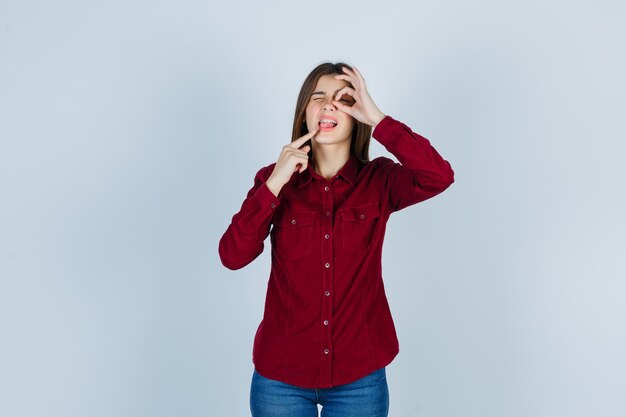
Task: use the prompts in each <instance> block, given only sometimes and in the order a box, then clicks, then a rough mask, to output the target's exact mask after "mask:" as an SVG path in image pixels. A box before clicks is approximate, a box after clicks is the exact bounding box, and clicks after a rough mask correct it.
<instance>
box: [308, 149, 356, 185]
mask: <svg viewBox="0 0 626 417" xmlns="http://www.w3.org/2000/svg"><path fill="white" fill-rule="evenodd" d="M360 168H361V162H360V161H359V160H358V158H357V157H356V156H355V155H354V154H353V153H352V152H350V157H349V158H348V160H347V161H346V163H345V164H344V165H343V167H341V169H340V170H339V171H338V172H337V176H340V177H342V178H344V179H345V180H346V181H348V182H349V183H350V185H352V186H353V187H354V185H355V183H356V176H357V174H358V173H359V169H360ZM313 178H315V179H316V180H325V178H324V177H322V176H321V175H320V174H318V173H317V172H315V169H314V168H313V164H312V163H309V164H308V165H307V169H306V170H305V171H304V172H303V173H302V174H301V175H300V176H299V181H300V182H299V183H298V188H302V187H304V186H305V185H307V184H308V183H309V182H310V181H311V179H313Z"/></svg>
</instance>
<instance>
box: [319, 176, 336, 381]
mask: <svg viewBox="0 0 626 417" xmlns="http://www.w3.org/2000/svg"><path fill="white" fill-rule="evenodd" d="M321 194H322V196H321V197H322V212H323V214H324V215H323V216H322V230H321V233H322V235H323V236H324V239H322V240H321V243H322V251H321V252H322V289H323V291H324V292H323V297H322V299H321V302H322V306H321V317H320V326H321V328H322V339H321V346H320V348H321V350H322V358H323V361H322V363H321V368H320V379H321V381H322V383H323V384H324V385H326V386H330V384H331V362H332V361H331V349H332V340H331V328H330V322H331V321H332V314H333V299H332V298H331V297H330V294H331V290H332V288H333V275H334V274H333V269H334V268H333V266H334V259H333V240H334V239H331V236H332V233H333V212H334V209H333V205H334V199H333V192H332V189H331V186H330V184H328V183H323V184H322V187H321Z"/></svg>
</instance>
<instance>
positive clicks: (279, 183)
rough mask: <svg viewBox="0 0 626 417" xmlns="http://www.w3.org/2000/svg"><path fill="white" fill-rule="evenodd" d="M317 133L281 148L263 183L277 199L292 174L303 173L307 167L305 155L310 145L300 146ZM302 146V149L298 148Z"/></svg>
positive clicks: (308, 134) (313, 132)
mask: <svg viewBox="0 0 626 417" xmlns="http://www.w3.org/2000/svg"><path fill="white" fill-rule="evenodd" d="M316 133H317V129H315V130H313V131H311V132H309V133H307V134H306V135H304V136H301V137H299V138H298V139H296V140H294V141H293V142H291V143H289V144H287V145H285V146H283V149H282V151H281V152H280V155H279V156H278V161H276V166H274V171H272V174H271V175H270V177H269V178H268V179H267V181H266V182H265V183H266V184H267V188H269V190H270V191H271V192H272V193H273V194H274V195H275V196H277V197H278V193H279V192H280V190H281V189H282V188H283V185H285V184H286V183H287V182H288V181H289V179H290V178H291V176H292V175H293V173H294V172H296V171H298V172H299V173H302V172H304V170H305V169H307V167H308V165H309V156H308V155H307V153H308V152H309V151H310V150H311V145H305V146H302V144H303V143H304V142H306V141H307V140H309V139H311V138H312V137H313V136H315V134H316ZM300 146H302V148H300Z"/></svg>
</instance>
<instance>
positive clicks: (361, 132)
mask: <svg viewBox="0 0 626 417" xmlns="http://www.w3.org/2000/svg"><path fill="white" fill-rule="evenodd" d="M343 67H347V68H348V69H350V70H352V67H351V66H350V65H348V64H346V63H343V62H337V63H335V64H333V63H331V62H324V63H322V64H320V65H318V66H317V67H315V68H314V69H313V71H311V72H310V73H309V75H308V76H307V77H306V79H305V80H304V83H302V88H300V94H298V102H297V104H296V113H295V117H294V119H293V130H292V134H291V141H292V142H293V141H294V140H296V139H298V138H299V137H301V136H304V135H306V134H307V133H308V132H309V131H308V128H307V125H306V123H305V122H304V121H306V106H307V104H309V100H310V99H311V94H313V91H314V90H315V86H316V85H317V81H318V80H319V79H320V77H322V76H323V75H335V74H345V72H344V71H343V69H342V68H343ZM348 85H349V86H350V87H352V88H354V86H353V85H352V83H350V82H348ZM371 135H372V127H371V126H370V125H367V124H365V123H361V122H359V121H358V120H356V119H354V128H353V129H352V141H351V142H350V153H352V154H354V155H355V156H356V157H357V158H358V159H359V160H360V161H361V162H363V163H368V162H369V161H370V157H369V147H370V138H371ZM312 152H313V147H312V146H311V149H310V150H309V159H311V155H312Z"/></svg>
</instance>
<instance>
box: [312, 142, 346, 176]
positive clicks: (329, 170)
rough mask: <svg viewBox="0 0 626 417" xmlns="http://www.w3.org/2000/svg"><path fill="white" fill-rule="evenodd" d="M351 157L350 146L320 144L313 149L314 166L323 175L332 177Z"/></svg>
mask: <svg viewBox="0 0 626 417" xmlns="http://www.w3.org/2000/svg"><path fill="white" fill-rule="evenodd" d="M349 158H350V147H349V146H336V147H335V146H319V147H317V149H314V150H313V157H312V159H313V167H314V169H315V172H317V173H318V174H319V175H321V176H322V177H324V178H326V179H327V180H328V179H331V178H332V177H333V176H335V175H337V172H339V170H340V169H341V167H343V166H344V165H345V164H346V162H347V161H348V159H349Z"/></svg>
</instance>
